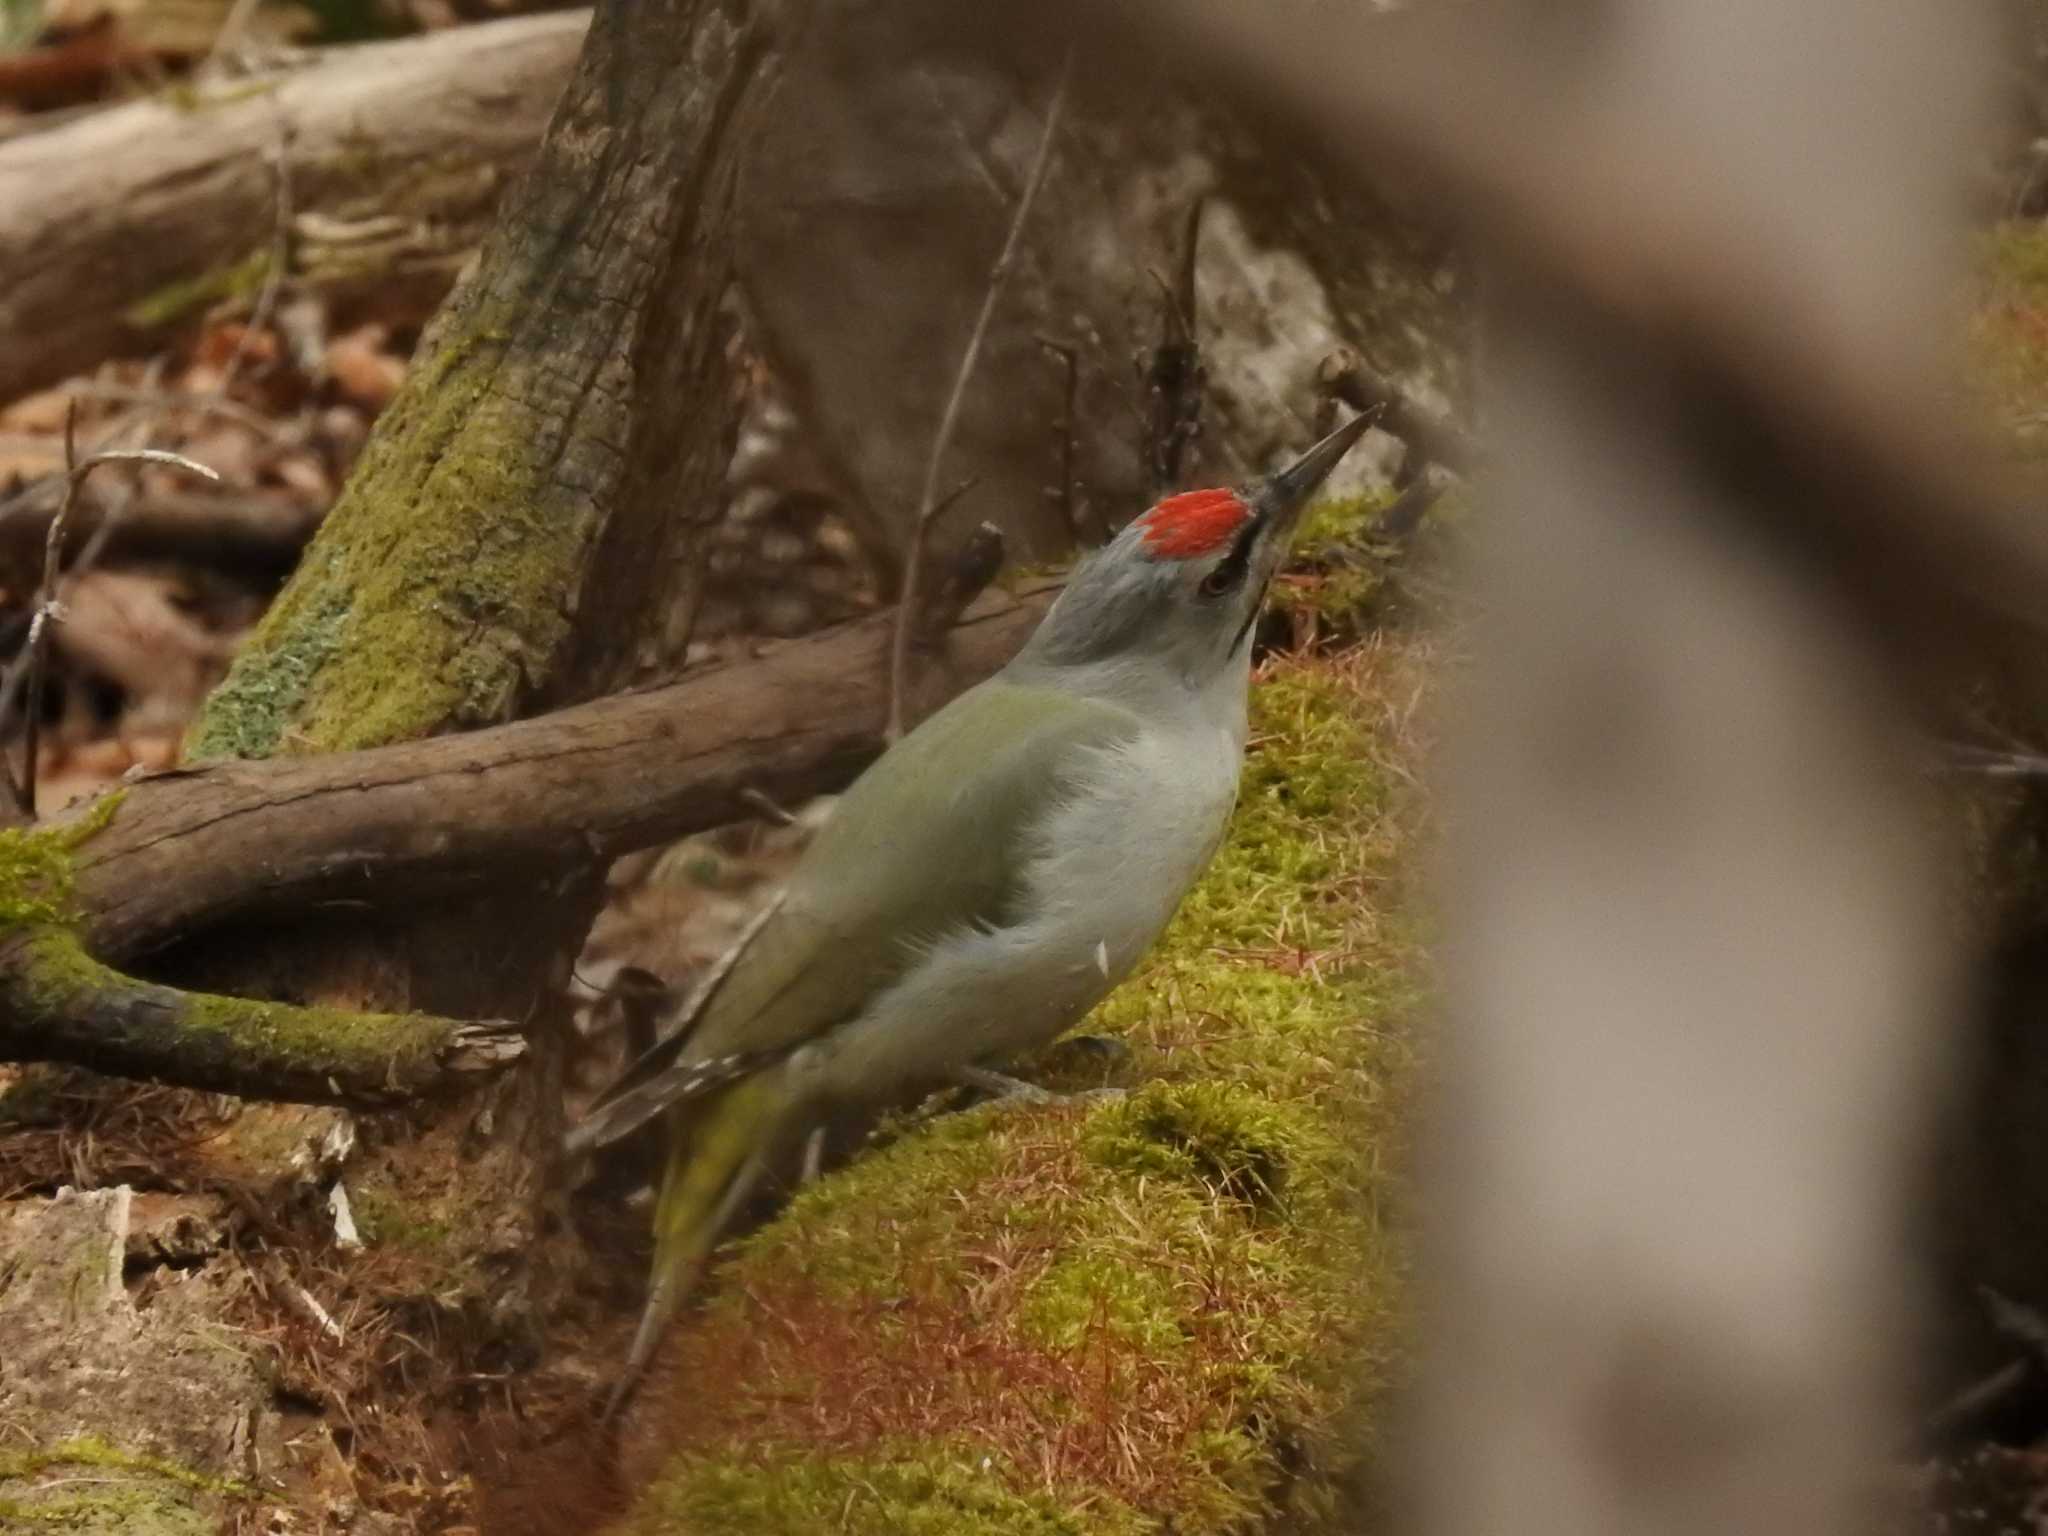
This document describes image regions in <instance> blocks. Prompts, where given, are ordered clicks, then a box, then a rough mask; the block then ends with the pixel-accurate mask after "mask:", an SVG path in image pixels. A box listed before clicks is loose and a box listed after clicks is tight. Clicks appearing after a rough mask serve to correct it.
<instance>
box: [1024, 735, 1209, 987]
mask: <svg viewBox="0 0 2048 1536" xmlns="http://www.w3.org/2000/svg"><path fill="white" fill-rule="evenodd" d="M1241 758H1242V742H1241V739H1240V738H1239V737H1238V736H1237V735H1236V734H1235V732H1233V731H1232V730H1230V729H1229V728H1227V727H1221V728H1219V727H1217V726H1214V725H1210V724H1207V723H1194V724H1187V725H1178V724H1177V725H1173V726H1167V727H1156V728H1152V729H1147V730H1144V731H1141V732H1139V733H1137V734H1136V735H1134V736H1132V737H1131V738H1130V739H1128V740H1126V741H1121V742H1117V743H1114V744H1110V745H1105V746H1100V747H1091V748H1088V749H1086V751H1085V752H1084V754H1083V755H1082V758H1081V761H1079V762H1078V763H1076V764H1075V765H1074V766H1073V768H1072V769H1071V770H1070V776H1069V785H1070V789H1069V792H1068V793H1067V794H1066V795H1064V796H1062V797H1060V798H1059V799H1058V800H1056V801H1055V802H1054V803H1053V804H1052V806H1051V807H1050V808H1049V809H1048V811H1047V814H1046V817H1045V822H1044V825H1043V826H1042V827H1041V828H1040V829H1039V830H1038V832H1037V835H1036V836H1035V838H1034V839H1033V841H1034V843H1035V851H1034V855H1033V857H1032V859H1031V863H1030V868H1029V871H1028V873H1027V877H1026V878H1027V881H1028V883H1029V885H1030V887H1031V890H1032V893H1033V896H1034V898H1035V900H1034V902H1033V905H1034V906H1035V907H1036V908H1037V910H1038V911H1039V913H1040V914H1041V919H1040V920H1041V922H1042V923H1043V924H1044V925H1045V926H1046V927H1047V928H1050V929H1054V930H1057V931H1058V932H1059V933H1060V935H1061V937H1062V938H1064V939H1066V940H1067V942H1068V943H1069V944H1071V943H1072V942H1073V940H1074V938H1075V937H1078V938H1079V939H1080V940H1082V941H1083V942H1084V944H1085V946H1086V955H1085V958H1086V959H1087V961H1088V962H1089V963H1090V964H1092V965H1093V967H1094V968H1095V970H1096V971H1097V972H1098V973H1099V975H1100V978H1101V983H1102V987H1103V990H1107V989H1108V987H1109V986H1110V985H1111V984H1113V983H1114V982H1115V981H1117V980H1120V979H1121V978H1122V977H1123V976H1125V975H1126V974H1128V973H1129V971H1130V970H1131V968H1132V967H1133V966H1134V965H1136V964H1137V962H1138V960H1139V959H1140V957H1141V956H1143V954H1144V952H1145V951H1146V950H1147V949H1149V948H1150V947H1151V946H1152V944H1153V942H1154V941H1155V940H1156V939H1157V938H1158V937H1159V935H1160V933H1161V932H1162V931H1163V930H1164V929H1165V927H1166V925H1167V923H1168V922H1169V921H1170V920H1171V918H1172V917H1173V913H1174V909H1175V908H1176V907H1178V906H1179V905H1180V901H1181V898H1182V897H1183V896H1185V895H1186V894H1187V892H1188V890H1189V889H1190V888H1191V887H1192V886H1193V885H1194V883H1195V881H1196V880H1197V879H1199V878H1200V876H1201V873H1202V870H1203V869H1204V868H1205V867H1206V866H1207V864H1208V862H1209V860H1210V858H1211V857H1212V856H1213V855H1214V854H1215V852H1216V847H1217V844H1218V843H1219V842H1220V841H1221V840H1222V836H1223V829H1224V825H1225V823H1226V822H1228V820H1229V819H1230V810H1231V806H1232V805H1233V804H1234V803H1235V801H1236V797H1237V779H1238V769H1239V764H1240V761H1241Z"/></svg>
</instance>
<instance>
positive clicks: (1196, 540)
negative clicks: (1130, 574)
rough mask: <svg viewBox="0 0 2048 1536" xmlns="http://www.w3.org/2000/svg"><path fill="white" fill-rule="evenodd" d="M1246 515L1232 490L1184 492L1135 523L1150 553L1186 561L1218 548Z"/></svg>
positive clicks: (1243, 506)
mask: <svg viewBox="0 0 2048 1536" xmlns="http://www.w3.org/2000/svg"><path fill="white" fill-rule="evenodd" d="M1250 515H1251V508H1250V507H1247V506H1246V505H1245V504H1244V502H1243V501H1242V500H1240V499H1239V498H1238V495H1237V493H1236V492H1235V491H1186V492H1183V493H1182V494H1181V495H1179V496H1169V497H1167V498H1166V500H1164V501H1162V502H1160V503H1159V505H1158V506H1156V507H1154V508H1153V509H1152V510H1151V511H1150V512H1147V513H1146V514H1145V515H1144V516H1142V517H1140V518H1139V519H1138V526H1139V527H1140V528H1142V529H1144V530H1145V534H1144V538H1145V548H1146V549H1147V550H1149V551H1150V552H1151V553H1152V554H1154V555H1156V556H1159V557H1161V558H1163V559H1167V560H1186V559H1189V558H1191V557H1193V556H1195V555H1206V554H1211V553H1213V552H1214V551H1216V550H1218V549H1221V548H1222V547H1223V546H1224V545H1225V544H1226V543H1228V542H1229V541H1230V538H1231V536H1232V535H1233V534H1235V533H1236V532H1237V530H1238V529H1239V528H1241V527H1242V526H1243V525H1244V520H1245V519H1246V518H1247V517H1249V516H1250Z"/></svg>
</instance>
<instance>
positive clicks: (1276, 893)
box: [628, 642, 1425, 1536]
mask: <svg viewBox="0 0 2048 1536" xmlns="http://www.w3.org/2000/svg"><path fill="white" fill-rule="evenodd" d="M1418 654H1419V647H1417V646H1415V645H1413V644H1409V645H1400V644H1394V643H1390V642H1381V643H1376V644H1374V645H1370V646H1366V647H1361V648H1358V649H1355V650H1353V651H1350V652H1347V653H1344V654H1342V655H1338V656H1322V657H1314V658H1298V659H1285V660H1281V661H1278V662H1276V663H1274V664H1272V665H1271V666H1270V667H1269V668H1268V670H1267V673H1266V675H1265V676H1264V677H1263V679H1262V680H1261V683H1260V685H1259V687H1258V689H1257V691H1256V693H1255V697H1254V710H1253V714H1254V743H1253V747H1252V751H1251V754H1250V757H1249V760H1248V763H1247V768H1246V775H1245V780H1244V785H1243V792H1242V794H1241V797H1240V803H1239V810H1238V814H1237V817H1236V820H1235V822H1234V823H1233V827H1232V830H1231V835H1230V837H1229V839H1228V840H1227V842H1226V845H1225V847H1224V850H1223V851H1222V853H1221V854H1220V855H1219V856H1218V858H1217V860H1216V862H1215V864H1214V865H1213V866H1212V868H1211V870H1210V871H1209V874H1208V876H1207V877H1206V878H1205V879H1204V881H1203V882H1202V884H1201V886H1200V887H1199V888H1198V889H1197V890H1196V891H1195V892H1194V893H1193V894H1192V895H1191V896H1190V898H1189V899H1188V901H1187V902H1186V903H1185V904H1184V906H1183V909H1182V911H1181V913H1180V914H1179V915H1178V917H1177V918H1176V919H1175V921H1174V924H1173V926H1172V928H1171V929H1170V931H1169V933H1168V935H1167V936H1166V938H1165V939H1164V940H1163V941H1162V943H1161V945H1160V946H1159V949H1158V950H1157V951H1156V953H1155V954H1154V955H1153V957H1152V958H1151V960H1150V962H1149V963H1148V965H1147V966H1146V967H1145V969H1144V970H1143V972H1142V973H1141V974H1140V975H1139V976H1138V977H1136V978H1134V979H1133V980H1132V981H1131V982H1129V983H1127V984H1126V985H1125V987H1124V988H1122V989H1121V990H1120V991H1119V992H1118V993H1117V994H1116V996H1115V997H1113V998H1112V999H1111V1000H1110V1001H1109V1002H1108V1003H1106V1004H1105V1005H1104V1006H1103V1007H1102V1008H1101V1009H1099V1010H1098V1011H1097V1012H1096V1014H1095V1015H1094V1016H1093V1017H1092V1018H1091V1019H1090V1020H1089V1021H1088V1022H1087V1023H1086V1024H1085V1025H1084V1026H1083V1028H1084V1029H1085V1030H1086V1031H1088V1032H1090V1033H1104V1032H1108V1033H1112V1034H1115V1035H1117V1036H1120V1037H1121V1038H1122V1039H1123V1040H1125V1041H1126V1042H1128V1044H1129V1046H1130V1049H1131V1052H1132V1054H1131V1058H1130V1060H1129V1062H1128V1063H1127V1064H1126V1067H1125V1069H1124V1070H1125V1073H1126V1075H1135V1076H1136V1078H1137V1079H1138V1080H1139V1086H1138V1087H1136V1088H1135V1089H1134V1091H1132V1092H1131V1093H1130V1094H1129V1095H1128V1096H1126V1097H1124V1098H1121V1099H1111V1100H1108V1101H1089V1102H1085V1103H1078V1104H1076V1103H1069V1104H1064V1105H1056V1106H1049V1107H1043V1108H1029V1109H1020V1108H1014V1107H1010V1106H1003V1105H991V1106H984V1107H981V1108H978V1109H975V1110H972V1111H969V1112H966V1113H961V1114H952V1115H944V1116H940V1117H937V1118H935V1119H931V1120H927V1121H923V1122H918V1123H913V1124H912V1125H910V1126H909V1127H908V1128H907V1129H904V1130H903V1131H902V1133H901V1134H899V1135H897V1136H895V1138H894V1139H892V1140H890V1141H889V1142H888V1144H887V1145H885V1146H883V1147H882V1148H881V1149H880V1150H878V1151H874V1152H872V1153H870V1154H869V1155H867V1156H864V1157H862V1158H861V1159H859V1160H857V1161H856V1162H855V1163H854V1164H852V1165H851V1166H850V1167H848V1168H847V1169H846V1170H844V1171H843V1172H841V1173H838V1174H835V1175H833V1176H831V1177H828V1178H826V1179H824V1180H821V1181H819V1182H818V1183H816V1184H814V1185H812V1186H811V1187H809V1188H808V1189H806V1190H805V1191H803V1192H802V1193H801V1194H799V1195H798V1196H797V1198H796V1199H795V1200H793V1201H792V1202H791V1204H790V1206H789V1207H788V1208H787V1210H786V1211H785V1212H784V1213H783V1214H782V1215H781V1216H780V1217H778V1218H777V1219H776V1220H775V1221H773V1222H771V1223H770V1224H769V1225H768V1226H766V1227H764V1228H763V1229H761V1230H760V1231H759V1232H757V1233H756V1234H754V1235H753V1236H752V1237H751V1238H749V1239H747V1240H746V1241H745V1242H744V1243H743V1244H741V1245H740V1246H739V1248H738V1249H737V1250H736V1251H735V1252H734V1253H733V1254H732V1256H731V1257H730V1259H729V1260H728V1261H727V1263H726V1264H725V1266H724V1267H723V1269H722V1271H721V1272H720V1274H719V1275H718V1276H717V1277H716V1279H715V1281H714V1287H713V1295H712V1297H711V1299H710V1300H709V1301H708V1303H707V1304H706V1306H705V1307H704V1309H703V1310H702V1311H701V1312H700V1314H699V1315H698V1316H697V1317H695V1318H693V1319H691V1320H690V1321H689V1322H688V1323H686V1324H685V1325H684V1326H683V1328H682V1330H680V1333H679V1337H678V1339H677V1341H676V1345H675V1348H674V1351H673V1353H672V1355H671V1357H670V1360H669V1363H668V1366H667V1367H666V1370H667V1371H671V1372H673V1378H674V1379H675V1380H676V1381H679V1382H683V1383H687V1390H686V1391H683V1392H681V1393H679V1394H676V1396H675V1399H674V1401H673V1402H672V1403H669V1402H665V1403H664V1406H663V1407H662V1409H661V1413H662V1415H663V1417H662V1420H661V1422H660V1424H659V1426H658V1435H659V1438H660V1442H661V1443H662V1444H664V1445H672V1446H674V1447H675V1448H676V1450H675V1454H674V1455H673V1456H672V1458H671V1459H670V1461H669V1462H668V1464H667V1467H666V1469H665V1471H664V1474H663V1476H662V1477H661V1479H660V1480H659V1482H658V1483H657V1484H656V1485H655V1486H654V1489H653V1491H651V1492H650V1493H649V1494H648V1495H647V1496H646V1497H645V1498H644V1499H643V1500H642V1501H641V1503H640V1504H639V1505H638V1506H637V1508H636V1511H635V1513H634V1515H633V1516H632V1517H631V1520H630V1521H629V1526H628V1528H629V1529H632V1530H635V1531H657V1530H659V1531H677V1532H681V1531H692V1530H699V1529H702V1530H714V1529H716V1530H725V1529H737V1530H743V1531H748V1532H763V1533H766V1532H797V1531H808V1530H812V1529H816V1528H818V1526H817V1524H816V1521H815V1516H816V1514H817V1511H818V1510H819V1509H820V1508H823V1507H825V1506H826V1504H829V1502H830V1499H829V1493H830V1491H833V1490H837V1491H839V1492H840V1496H841V1498H842V1499H843V1498H844V1497H845V1490H847V1489H849V1488H852V1487H853V1486H854V1485H855V1483H856V1482H857V1481H858V1479H859V1478H860V1477H863V1476H867V1475H869V1473H871V1472H873V1471H874V1469H877V1468H889V1467H895V1466H899V1465H900V1463H901V1458H902V1457H903V1456H904V1455H906V1454H909V1453H910V1452H908V1451H906V1448H911V1449H912V1450H913V1451H914V1456H915V1460H916V1462H917V1465H918V1466H919V1467H920V1468H921V1469H922V1470H923V1471H924V1472H925V1473H931V1472H932V1470H933V1465H934V1464H933V1462H932V1460H931V1458H932V1457H934V1456H936V1457H937V1458H938V1461H939V1463H940V1464H942V1465H943V1466H947V1467H954V1468H964V1469H968V1470H970V1471H972V1473H973V1474H974V1476H975V1478H976V1479H977V1483H976V1486H981V1485H982V1484H984V1483H986V1484H987V1485H989V1486H992V1487H993V1488H994V1489H996V1490H999V1491H1000V1492H1001V1493H1002V1494H1004V1495H1005V1496H1006V1497H1007V1498H1008V1499H1010V1500H1015V1501H1021V1502H1019V1503H1016V1504H1008V1503H1004V1504H999V1505H996V1506H992V1512H984V1513H980V1514H978V1515H977V1516H976V1518H977V1519H979V1520H981V1522H982V1523H981V1524H979V1525H976V1524H965V1523H963V1524H961V1525H959V1526H957V1527H956V1526H948V1525H945V1524H943V1523H942V1524H940V1525H937V1526H934V1527H933V1529H954V1528H960V1529H968V1530H984V1529H985V1530H987V1531H989V1532H991V1533H993V1532H1009V1531H1038V1530H1060V1531H1065V1530H1070V1529H1071V1530H1073V1531H1076V1532H1088V1533H1097V1532H1100V1533H1110V1532H1115V1533H1119V1536H1121V1533H1124V1532H1135V1531H1154V1532H1164V1531H1168V1530H1171V1531H1174V1532H1177V1533H1179V1536H1202V1533H1221V1532H1226V1531H1232V1530H1238V1529H1241V1528H1243V1527H1245V1526H1246V1525H1248V1524H1251V1523H1254V1522H1258V1521H1269V1522H1270V1521H1278V1522H1281V1524H1280V1525H1279V1526H1278V1527H1276V1528H1285V1529H1289V1530H1302V1531H1314V1530H1319V1529H1337V1528H1342V1521H1341V1518H1340V1516H1339V1515H1338V1514H1337V1513H1336V1512H1335V1511H1336V1508H1337V1503H1336V1500H1335V1497H1334V1495H1333V1493H1332V1489H1333V1487H1334V1486H1335V1484H1336V1482H1337V1480H1338V1479H1340V1478H1341V1477H1343V1476H1344V1475H1345V1474H1346V1471H1347V1469H1348V1467H1349V1465H1350V1459H1351V1458H1352V1456H1353V1455H1354V1454H1355V1450H1356V1447H1357V1446H1358V1445H1359V1444H1360V1443H1361V1438H1362V1432H1361V1430H1360V1427H1359V1424H1358V1421H1357V1415H1358V1414H1359V1413H1360V1412H1361V1411H1362V1409H1361V1404H1369V1403H1370V1401H1371V1400H1372V1394H1373V1389H1374V1388H1376V1387H1378V1386H1380V1385H1383V1384H1384V1383H1385V1382H1386V1381H1388V1380H1389V1379H1390V1378H1391V1377H1392V1376H1393V1375H1394V1374H1395V1372H1396V1371H1397V1370H1398V1362H1399V1359H1400V1355H1401V1343H1400V1341H1401V1333H1402V1329H1401V1318H1402V1306H1401V1284H1400V1282H1401V1276H1402V1272H1403V1267H1404V1262H1405V1261H1404V1253H1405V1249H1404V1244H1403V1240H1402V1233H1401V1230H1400V1227H1399V1223H1398V1221H1397V1220H1396V1218H1395V1216H1394V1215H1393V1212H1394V1211H1395V1209H1396V1206H1397V1201H1396V1200H1395V1199H1394V1198H1393V1196H1394V1194H1395V1192H1396V1186H1395V1183H1394V1176H1393V1175H1392V1174H1391V1173H1390V1172H1389V1171H1388V1170H1389V1168H1390V1167H1392V1166H1394V1165H1395V1164H1396V1163H1397V1162H1398V1152H1399V1145H1400V1135H1399V1123H1400V1117H1399V1109H1400V1105H1401V1102H1402V1099H1403V1097H1404V1085H1405V1083H1406V1081H1407V1080H1408V1078H1409V1077H1410V1075H1411V1056H1412V1048H1411V1045H1410V1040H1409V1034H1408V1025H1409V1020H1410V1018H1411V1016H1412V1015H1413V1013H1414V1009H1415V1004H1416V1002H1417V1000H1418V999H1419V997H1420V996H1421V995H1422V992H1423V988H1424V985H1425V978H1424V977H1423V975H1422V970H1421V965H1420V961H1419V949H1418V938H1419V935H1418V933H1417V927H1416V924H1415V922H1414V920H1413V919H1412V918H1410V917H1409V916H1407V915H1406V912H1407V908H1406V904H1405V902H1404V901H1403V900H1402V899H1401V897H1400V894H1399V892H1400V883H1401V869H1402V867H1403V861H1404V859H1406V858H1407V857H1409V856H1410V855H1411V853H1412V844H1413V839H1414V832H1415V824H1416V816H1415V814H1414V809H1415V804H1414V797H1412V796H1409V795H1407V794H1405V793H1404V792H1403V791H1402V786H1403V785H1404V783H1405V782H1406V779H1405V777H1404V776H1405V775H1406V774H1407V773H1408V772H1409V769H1408V764H1409V763H1410V762H1412V761H1413V760H1414V757H1415V755H1416V753H1417V750H1418V748H1417V743H1416V740H1415V730H1414V725H1413V709H1412V706H1413V702H1414V699H1415V697H1416V695H1417V693H1418V679H1419V676H1420V675H1421V674H1420V664H1419V662H1418V659H1417V658H1418ZM934 1448H936V1449H934ZM848 1469H855V1470H852V1471H849V1470H848ZM922 1488H923V1485H919V1484H913V1485H912V1491H917V1490H919V1489H922ZM734 1490H739V1491H740V1493H741V1494H742V1495H743V1497H744V1500H745V1501H747V1502H745V1503H744V1504H743V1505H741V1506H733V1505H730V1504H728V1503H722V1502H720V1501H721V1500H727V1499H730V1498H731V1497H733V1496H735V1495H734ZM924 1496H928V1497H930V1498H932V1499H936V1500H937V1502H936V1504H934V1505H933V1507H934V1508H935V1509H937V1510H938V1511H940V1514H939V1515H938V1516H934V1518H951V1516H952V1512H951V1511H950V1510H949V1508H948V1506H947V1505H946V1503H945V1500H944V1498H943V1497H941V1496H940V1495H938V1494H935V1493H931V1492H930V1490H929V1489H924ZM820 1501H823V1502H820ZM896 1504H900V1505H901V1508H896V1507H895V1504H892V1503H891V1502H890V1501H887V1500H883V1501H881V1502H878V1503H876V1504H875V1505H874V1508H875V1509H876V1510H881V1509H885V1508H888V1509H891V1510H892V1511H893V1513H892V1517H891V1518H892V1519H893V1521H894V1523H889V1521H887V1520H884V1517H883V1516H881V1515H880V1514H877V1515H875V1516H874V1519H875V1520H876V1521H877V1523H876V1524H875V1526H874V1528H875V1529H878V1530H879V1529H892V1530H894V1529H921V1528H922V1527H919V1526H916V1525H913V1524H909V1523H905V1522H907V1521H908V1520H910V1518H911V1517H912V1513H913V1512H914V1511H915V1510H916V1509H917V1508H918V1507H919V1505H920V1499H919V1498H903V1499H900V1500H897V1501H896ZM735 1507H738V1508H739V1509H740V1510H741V1513H739V1514H730V1511H731V1510H732V1509H733V1508H735ZM856 1518H857V1519H858V1518H867V1517H865V1516H860V1517H856ZM962 1518H963V1520H964V1517H962ZM1047 1520H1065V1521H1068V1522H1069V1523H1068V1524H1064V1525H1062V1524H1052V1525H1047V1524H1045V1523H1044V1522H1045V1521H1047ZM693 1522H694V1523H693ZM825 1528H828V1529H830V1528H836V1526H834V1525H833V1524H831V1523H830V1522H829V1521H828V1522H827V1524H826V1527H825ZM849 1528H852V1529H867V1528H868V1527H867V1526H864V1525H860V1524H857V1523H856V1524H854V1525H852V1526H850V1527H849Z"/></svg>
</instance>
